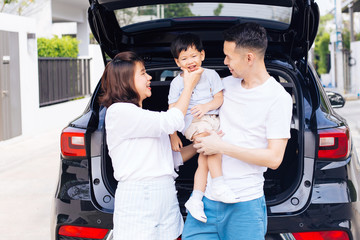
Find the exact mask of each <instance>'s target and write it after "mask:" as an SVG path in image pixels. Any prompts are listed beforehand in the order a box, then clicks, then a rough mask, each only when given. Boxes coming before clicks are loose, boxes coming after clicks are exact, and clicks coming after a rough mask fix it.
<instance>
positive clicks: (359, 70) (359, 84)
mask: <svg viewBox="0 0 360 240" xmlns="http://www.w3.org/2000/svg"><path fill="white" fill-rule="evenodd" d="M350 49H351V57H352V58H354V60H355V65H354V66H352V67H350V74H351V83H352V86H351V87H352V90H353V91H352V92H353V93H355V94H356V95H357V96H360V41H357V42H351V46H350Z"/></svg>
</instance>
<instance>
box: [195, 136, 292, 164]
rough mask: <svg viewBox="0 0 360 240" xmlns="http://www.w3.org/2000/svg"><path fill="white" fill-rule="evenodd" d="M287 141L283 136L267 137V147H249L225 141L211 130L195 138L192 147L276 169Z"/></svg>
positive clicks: (206, 152) (210, 153) (198, 150)
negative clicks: (203, 135)
mask: <svg viewBox="0 0 360 240" xmlns="http://www.w3.org/2000/svg"><path fill="white" fill-rule="evenodd" d="M287 142H288V139H285V138H282V139H268V146H267V148H264V149H259V148H258V149H249V148H242V147H239V146H236V145H233V144H230V143H227V142H225V141H223V140H222V139H221V138H220V136H218V135H217V134H216V133H215V132H212V133H211V134H210V135H209V136H207V137H203V138H199V139H197V142H196V144H195V145H194V147H195V148H197V152H199V153H204V154H205V155H212V154H216V153H220V154H225V155H228V156H230V157H233V158H236V159H239V160H241V161H244V162H247V163H251V164H255V165H258V166H264V167H268V168H271V169H277V168H278V167H279V166H280V164H281V162H282V160H283V157H284V153H285V148H286V145H287Z"/></svg>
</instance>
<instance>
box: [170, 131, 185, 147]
mask: <svg viewBox="0 0 360 240" xmlns="http://www.w3.org/2000/svg"><path fill="white" fill-rule="evenodd" d="M170 142H171V149H172V150H173V151H174V152H180V149H181V148H182V147H183V144H182V142H181V139H180V138H179V136H178V135H177V133H176V132H175V133H173V134H170Z"/></svg>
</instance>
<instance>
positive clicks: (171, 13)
mask: <svg viewBox="0 0 360 240" xmlns="http://www.w3.org/2000/svg"><path fill="white" fill-rule="evenodd" d="M291 13H292V8H291V7H279V6H270V5H258V4H241V3H204V2H202V3H174V4H163V5H149V6H141V7H133V8H127V9H120V10H115V15H116V17H117V19H118V22H119V24H120V26H121V27H124V26H127V25H130V24H134V23H140V22H145V21H151V20H158V19H166V18H187V17H210V16H221V17H245V18H253V19H263V20H272V21H275V22H281V23H284V24H290V20H291Z"/></svg>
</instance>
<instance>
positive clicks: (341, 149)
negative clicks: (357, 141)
mask: <svg viewBox="0 0 360 240" xmlns="http://www.w3.org/2000/svg"><path fill="white" fill-rule="evenodd" d="M349 154H350V132H349V129H348V128H347V127H339V128H329V129H321V130H319V151H318V158H319V159H329V160H344V159H345V158H347V157H348V156H349Z"/></svg>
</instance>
